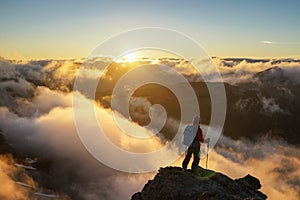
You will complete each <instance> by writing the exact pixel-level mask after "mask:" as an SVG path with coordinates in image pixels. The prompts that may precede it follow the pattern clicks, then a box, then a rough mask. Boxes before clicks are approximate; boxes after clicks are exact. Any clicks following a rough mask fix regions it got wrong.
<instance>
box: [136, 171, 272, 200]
mask: <svg viewBox="0 0 300 200" xmlns="http://www.w3.org/2000/svg"><path fill="white" fill-rule="evenodd" d="M260 188H261V184H260V181H259V180H258V179H257V178H255V177H253V176H251V175H247V176H245V177H244V178H240V179H236V180H232V179H230V178H229V177H228V176H226V175H224V174H221V173H217V172H214V171H211V170H205V169H203V168H201V167H199V168H198V169H197V170H196V172H193V173H192V172H191V171H189V170H188V171H182V168H180V167H167V168H161V169H160V170H159V172H158V173H157V175H156V176H155V177H154V179H153V180H150V181H148V183H147V184H146V185H145V186H144V188H143V189H142V191H141V192H138V193H135V194H134V195H133V196H132V200H152V199H159V200H177V199H178V200H213V199H214V200H216V199H222V200H227V199H228V200H229V199H230V200H240V199H243V200H264V199H267V196H266V195H265V194H263V193H262V192H260V191H258V190H259V189H260Z"/></svg>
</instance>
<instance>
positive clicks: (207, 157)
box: [206, 142, 209, 169]
mask: <svg viewBox="0 0 300 200" xmlns="http://www.w3.org/2000/svg"><path fill="white" fill-rule="evenodd" d="M208 150H209V142H207V152H206V169H207V163H208Z"/></svg>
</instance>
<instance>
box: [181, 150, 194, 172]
mask: <svg viewBox="0 0 300 200" xmlns="http://www.w3.org/2000/svg"><path fill="white" fill-rule="evenodd" d="M191 157H192V151H191V149H190V148H189V149H188V150H187V154H186V155H185V158H184V160H183V162H182V168H183V169H186V168H187V166H188V164H189V162H190V159H191Z"/></svg>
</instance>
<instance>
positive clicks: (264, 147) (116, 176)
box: [0, 58, 300, 200]
mask: <svg viewBox="0 0 300 200" xmlns="http://www.w3.org/2000/svg"><path fill="white" fill-rule="evenodd" d="M109 61H110V60H104V61H103V60H94V61H90V63H89V65H90V68H89V69H88V70H87V71H86V72H85V73H84V74H83V76H84V77H85V78H86V79H87V80H90V79H95V78H97V75H99V74H101V72H102V70H103V66H105V65H106V64H107V63H108V62H109ZM214 61H215V62H216V63H217V65H218V66H219V70H220V72H221V74H222V76H223V79H224V81H225V82H227V83H230V84H232V85H234V86H235V87H240V88H242V89H240V90H239V91H238V92H240V93H243V94H244V95H243V96H242V98H241V97H240V96H239V99H237V100H236V101H235V103H234V105H233V107H234V109H236V110H239V111H241V113H247V112H250V111H251V109H252V107H253V105H254V104H255V105H256V104H259V105H260V107H261V108H262V110H261V111H260V112H263V114H264V115H266V116H270V117H273V116H274V115H275V114H282V115H284V116H290V115H293V114H295V113H293V112H295V111H293V110H290V109H289V106H287V105H286V104H284V103H282V102H285V101H286V100H288V101H290V104H289V105H291V104H292V103H293V102H294V101H296V100H297V99H299V94H300V93H297V92H298V90H297V89H295V87H296V86H297V85H298V84H299V83H300V82H299V79H298V78H297V77H299V76H298V75H299V74H300V70H299V69H300V67H299V65H300V64H299V61H298V60H284V59H282V60H269V59H262V60H247V59H246V60H245V59H244V60H241V59H218V58H216V59H215V60H214ZM160 62H162V63H164V64H166V65H169V66H171V67H173V68H175V69H176V70H178V71H180V72H181V73H182V74H184V75H185V76H186V78H187V79H189V81H199V80H201V77H199V76H198V75H196V74H195V69H193V68H192V67H191V66H190V65H189V63H187V62H185V61H182V60H178V59H168V58H164V59H161V60H160ZM199 62H200V61H199ZM201 62H203V63H205V61H201ZM81 63H82V61H75V60H67V61H64V60H60V61H55V60H46V61H28V62H16V61H7V60H1V61H0V72H1V73H0V90H1V96H0V106H1V107H0V129H1V130H2V131H3V134H4V135H5V138H6V140H8V142H9V143H11V144H12V145H13V147H14V148H16V149H17V150H18V151H21V152H23V153H24V154H25V155H26V156H28V157H33V158H35V157H36V158H38V159H40V161H39V162H38V163H47V164H45V165H42V164H40V165H39V166H37V168H38V170H39V174H38V175H36V177H35V180H36V182H34V181H33V180H32V178H30V176H31V174H29V175H28V174H26V173H25V171H22V170H20V169H17V168H16V167H14V166H13V164H12V163H13V162H15V161H14V160H13V159H12V158H10V157H8V156H2V157H1V158H0V176H1V180H3V181H4V182H5V187H2V190H0V197H3V198H8V199H9V198H18V197H19V196H23V197H24V199H26V198H25V197H26V196H28V198H30V195H31V194H30V193H29V192H28V189H26V188H24V187H21V186H18V185H17V184H16V183H15V182H14V181H15V180H14V179H13V177H14V175H13V174H14V173H24V174H25V175H24V177H26V179H23V180H21V181H23V182H25V183H27V184H31V185H36V184H40V185H41V186H42V187H45V188H52V189H53V190H54V191H57V192H58V193H60V194H62V195H63V194H66V195H68V196H69V197H71V198H73V199H76V198H77V199H99V198H100V199H126V198H127V199H128V198H129V197H130V196H131V195H132V194H133V193H135V192H136V191H139V190H140V189H141V187H142V186H143V185H144V184H145V183H146V182H147V180H148V179H150V178H152V177H153V176H154V174H155V172H154V173H148V174H126V173H121V172H118V171H116V170H113V169H110V168H108V167H106V166H105V165H103V164H101V163H99V162H98V161H97V160H95V159H94V158H93V157H92V156H91V155H90V154H89V153H88V152H87V150H86V149H85V147H84V146H83V145H82V143H81V141H80V139H79V137H78V134H77V132H76V128H75V126H74V121H73V112H72V93H71V90H72V84H73V82H74V78H75V76H76V73H77V70H78V68H79V67H80V64H81ZM95 63H98V64H99V65H100V69H97V68H96V66H97V64H95ZM119 67H120V71H119V72H120V73H119V74H114V73H111V74H109V73H107V74H106V75H107V76H105V78H104V80H103V81H104V82H105V81H106V82H109V81H114V78H115V77H118V76H120V75H122V73H123V72H124V71H126V69H127V67H128V68H129V67H130V66H119ZM206 73H207V74H206V76H207V77H210V78H211V81H212V82H213V81H220V80H215V79H214V73H215V72H214V71H210V69H207V70H206ZM95 74H96V75H95ZM237 77H238V78H237ZM271 86H276V90H275V93H270V92H268V91H269V88H270V87H271ZM245 88H250V89H251V90H254V91H256V92H257V91H259V92H258V93H255V94H259V95H256V97H255V98H253V96H251V95H250V96H249V95H248V92H249V91H243V90H244V89H245ZM105 89H106V88H105ZM102 92H103V93H105V92H106V91H102ZM82 98H83V99H84V100H85V101H90V99H88V98H87V97H85V96H82ZM102 99H103V101H102V102H100V103H101V104H96V113H98V116H99V117H101V118H102V119H104V121H106V124H105V127H104V128H105V129H107V130H108V133H109V135H108V137H109V139H110V140H111V141H112V142H113V143H114V144H115V145H117V146H119V147H120V148H123V149H125V150H128V151H135V152H149V151H154V150H156V149H158V148H160V147H162V146H163V145H165V143H167V142H168V140H167V139H165V138H163V137H154V138H153V139H152V140H151V141H143V142H141V141H139V140H134V139H132V138H130V137H128V136H127V135H124V134H123V133H122V131H121V130H120V129H116V128H112V124H111V123H113V121H112V118H111V110H110V109H109V102H110V101H109V99H110V95H109V93H105V95H103V96H102ZM104 100H105V101H106V102H107V103H106V104H105V103H104V102H105V101H104ZM130 103H131V111H132V112H131V113H132V118H136V119H139V120H140V121H144V122H145V124H146V122H147V120H149V118H148V110H149V108H150V106H151V101H150V100H149V99H148V98H146V97H134V98H132V99H131V102H130ZM295 106H296V108H297V106H298V105H297V104H296V105H295ZM104 107H105V108H104ZM249 110H250V111H249ZM251 112H252V111H251ZM296 114H297V113H296ZM120 118H121V119H122V120H124V122H125V121H126V120H127V119H125V118H122V116H120ZM87 123H88V122H87ZM177 123H178V121H177V119H175V118H172V117H169V118H168V120H167V124H168V130H171V129H174V130H177V128H178V127H177V126H176V124H177ZM142 125H144V124H142ZM135 126H138V125H137V124H135ZM91 131H93V130H91ZM145 131H149V130H145ZM236 134H239V133H236ZM175 149H176V148H175ZM175 149H174V151H175ZM299 153H300V150H299V147H298V146H293V145H291V144H289V143H287V142H285V141H283V140H281V139H279V140H277V139H274V138H272V137H260V138H255V140H247V139H242V138H240V139H238V140H233V139H230V138H229V137H226V136H224V137H223V138H222V139H221V140H220V141H219V143H218V145H217V146H216V148H215V149H214V150H213V151H212V152H211V154H210V155H209V167H210V168H211V169H213V170H217V171H221V172H222V173H225V174H228V175H229V176H231V177H232V178H239V177H242V176H245V175H246V174H247V173H250V174H252V175H254V176H256V177H258V178H259V179H260V180H261V182H262V185H263V188H262V190H263V191H264V192H265V193H266V194H267V195H268V196H269V198H270V199H275V200H276V199H282V198H289V199H298V198H299V195H300V194H299V192H298V191H299V190H300V188H299V185H300V171H299V166H300V158H299V155H300V154H299ZM181 160H182V158H181V159H179V160H178V161H176V162H175V163H173V165H177V166H180V165H181ZM120 162H126V160H122V158H121V159H120ZM148 162H149V163H151V162H155V161H152V160H150V161H148ZM201 162H203V161H201ZM1 169H4V170H2V171H1ZM4 189H5V190H4ZM11 191H15V192H14V195H15V196H13V197H12V196H9V195H11ZM282 191H285V193H283V192H282ZM1 195H2V196H1ZM18 195H19V196H18ZM66 198H67V197H66Z"/></svg>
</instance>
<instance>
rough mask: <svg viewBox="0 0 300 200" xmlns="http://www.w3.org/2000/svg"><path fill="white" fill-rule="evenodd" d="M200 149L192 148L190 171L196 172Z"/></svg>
mask: <svg viewBox="0 0 300 200" xmlns="http://www.w3.org/2000/svg"><path fill="white" fill-rule="evenodd" d="M199 153H200V148H194V149H193V157H194V160H193V163H192V171H194V170H196V169H197V167H198V165H199V161H200V154H199Z"/></svg>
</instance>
